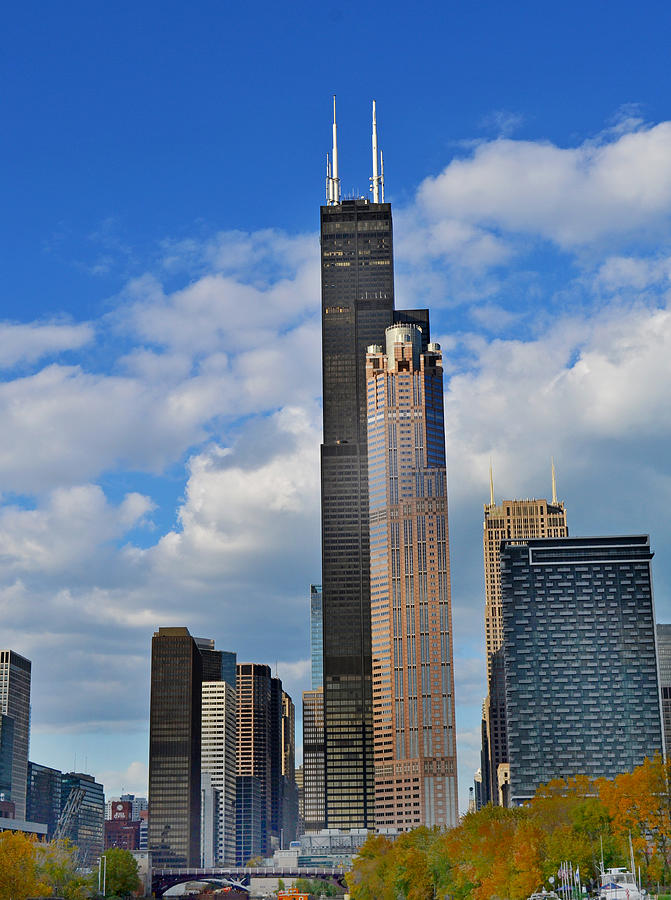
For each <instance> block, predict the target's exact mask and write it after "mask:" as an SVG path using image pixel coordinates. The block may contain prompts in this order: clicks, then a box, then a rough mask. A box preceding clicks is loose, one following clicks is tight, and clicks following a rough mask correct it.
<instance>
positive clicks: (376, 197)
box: [371, 100, 380, 203]
mask: <svg viewBox="0 0 671 900" xmlns="http://www.w3.org/2000/svg"><path fill="white" fill-rule="evenodd" d="M371 180H372V182H373V203H379V202H380V176H379V174H378V170H377V119H376V117H375V100H373V178H372V179H371Z"/></svg>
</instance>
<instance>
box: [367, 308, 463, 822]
mask: <svg viewBox="0 0 671 900" xmlns="http://www.w3.org/2000/svg"><path fill="white" fill-rule="evenodd" d="M385 337H386V348H385V350H383V348H382V347H380V346H375V345H374V346H371V347H369V348H368V354H367V358H366V374H367V383H368V391H367V395H368V484H369V500H370V546H371V609H372V661H373V725H374V746H375V810H376V823H377V825H378V826H387V827H390V826H391V827H395V828H399V829H401V830H409V829H411V828H417V827H418V826H420V825H427V826H429V827H432V826H434V825H438V826H447V827H453V826H455V825H456V824H457V817H458V806H457V766H456V762H457V760H456V748H455V727H454V725H455V723H454V674H453V669H452V617H451V599H450V562H449V559H450V557H449V542H448V522H447V470H446V466H445V428H444V423H443V369H442V356H441V353H440V346H439V345H438V344H428V346H423V341H422V331H421V329H420V328H419V327H418V326H416V325H395V326H392V327H390V328H388V329H387V331H386V335H385Z"/></svg>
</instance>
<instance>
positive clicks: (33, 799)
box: [26, 762, 67, 840]
mask: <svg viewBox="0 0 671 900" xmlns="http://www.w3.org/2000/svg"><path fill="white" fill-rule="evenodd" d="M62 783H63V773H62V772H61V771H60V770H59V769H52V768H50V767H49V766H41V765H39V763H34V762H29V763H28V794H27V797H26V807H27V817H28V821H29V822H43V823H44V824H45V825H46V826H47V829H48V830H47V836H48V838H49V840H51V839H52V838H53V836H54V832H55V830H56V825H57V824H58V818H59V816H60V814H61V809H62V808H63V806H64V803H62V802H61V795H62ZM65 799H66V800H67V797H66V798H65Z"/></svg>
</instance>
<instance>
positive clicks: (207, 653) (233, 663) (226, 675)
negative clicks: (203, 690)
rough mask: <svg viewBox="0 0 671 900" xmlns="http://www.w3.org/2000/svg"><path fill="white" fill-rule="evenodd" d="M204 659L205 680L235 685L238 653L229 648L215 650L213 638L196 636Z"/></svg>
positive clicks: (197, 644)
mask: <svg viewBox="0 0 671 900" xmlns="http://www.w3.org/2000/svg"><path fill="white" fill-rule="evenodd" d="M194 640H195V642H196V646H197V647H198V649H199V650H200V655H201V657H202V659H203V681H225V682H226V684H230V686H231V687H232V688H234V687H235V678H236V667H237V662H238V660H237V655H236V654H235V653H232V652H231V651H229V650H215V648H214V641H213V640H212V638H194Z"/></svg>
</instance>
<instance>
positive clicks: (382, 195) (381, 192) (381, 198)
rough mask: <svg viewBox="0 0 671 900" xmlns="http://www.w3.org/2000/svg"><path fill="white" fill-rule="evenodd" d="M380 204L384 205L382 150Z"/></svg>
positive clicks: (382, 161) (382, 160)
mask: <svg viewBox="0 0 671 900" xmlns="http://www.w3.org/2000/svg"><path fill="white" fill-rule="evenodd" d="M380 203H384V159H383V157H382V151H381V150H380Z"/></svg>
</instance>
